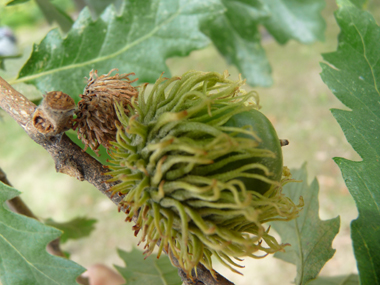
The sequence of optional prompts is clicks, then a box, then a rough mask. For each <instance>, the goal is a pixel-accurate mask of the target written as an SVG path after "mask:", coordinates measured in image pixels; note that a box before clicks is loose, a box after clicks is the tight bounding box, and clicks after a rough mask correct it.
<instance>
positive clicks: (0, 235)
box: [0, 233, 60, 284]
mask: <svg viewBox="0 0 380 285" xmlns="http://www.w3.org/2000/svg"><path fill="white" fill-rule="evenodd" d="M0 237H1V238H2V239H3V240H5V242H6V243H7V244H8V245H9V246H11V247H12V248H13V249H14V251H15V252H16V253H17V254H18V255H19V256H20V257H21V258H22V259H23V260H24V261H25V262H26V263H27V264H28V265H29V266H30V267H32V268H33V269H35V270H36V271H37V272H39V273H40V274H42V275H43V276H45V277H46V278H47V279H48V280H51V281H52V282H54V284H60V283H58V282H56V281H55V280H54V279H51V278H50V276H48V275H46V274H45V273H44V272H43V271H41V270H39V269H38V268H37V267H35V266H34V265H33V263H31V262H29V261H28V260H27V259H26V257H24V255H23V254H22V253H21V252H20V251H19V250H18V249H17V248H16V247H14V246H13V244H12V243H11V242H10V241H9V240H8V239H7V238H6V237H5V236H3V235H2V234H1V233H0Z"/></svg>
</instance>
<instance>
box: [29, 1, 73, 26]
mask: <svg viewBox="0 0 380 285" xmlns="http://www.w3.org/2000/svg"><path fill="white" fill-rule="evenodd" d="M35 1H36V3H37V5H38V7H39V8H40V9H41V11H42V13H43V14H44V16H45V18H46V20H47V21H48V23H49V24H50V25H51V24H52V23H53V22H57V24H58V25H59V27H60V28H61V29H62V31H63V32H64V33H67V32H68V31H69V30H70V28H71V26H72V24H73V20H72V19H71V17H70V16H69V15H67V14H66V13H65V12H64V11H62V10H61V9H60V8H59V7H57V6H56V5H54V4H53V3H51V2H50V1H49V0H35Z"/></svg>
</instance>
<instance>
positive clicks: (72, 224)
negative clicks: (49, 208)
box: [45, 217, 97, 243]
mask: <svg viewBox="0 0 380 285" xmlns="http://www.w3.org/2000/svg"><path fill="white" fill-rule="evenodd" d="M96 222H97V220H95V219H87V218H84V217H81V218H75V219H72V220H71V221H68V222H65V223H58V222H56V221H54V220H52V219H47V220H46V221H45V224H46V225H48V226H52V227H55V228H57V229H59V230H61V231H63V234H62V235H61V238H60V242H61V243H65V242H66V241H67V240H69V239H80V238H83V237H87V236H89V235H90V234H91V232H92V231H93V230H94V229H95V226H94V224H95V223H96Z"/></svg>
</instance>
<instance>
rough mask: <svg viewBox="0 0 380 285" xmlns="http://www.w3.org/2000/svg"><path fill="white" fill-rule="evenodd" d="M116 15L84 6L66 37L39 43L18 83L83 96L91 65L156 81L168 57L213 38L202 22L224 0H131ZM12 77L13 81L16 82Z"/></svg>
mask: <svg viewBox="0 0 380 285" xmlns="http://www.w3.org/2000/svg"><path fill="white" fill-rule="evenodd" d="M124 6H125V8H124V11H123V12H122V14H121V15H120V16H118V15H117V14H116V11H115V9H114V6H113V5H111V6H109V7H108V8H107V9H106V11H104V13H103V14H102V15H101V17H100V18H99V19H98V20H96V21H93V20H92V18H91V15H90V12H89V10H88V9H87V8H85V9H84V10H83V11H82V12H81V13H80V15H79V17H78V19H77V21H76V22H75V23H74V25H73V27H72V29H71V30H70V32H69V33H68V35H67V37H66V38H65V39H62V37H61V35H60V34H59V32H58V31H57V30H52V31H51V32H49V33H48V34H47V36H46V37H45V38H44V39H43V40H42V42H41V44H39V45H35V46H34V48H33V52H32V55H31V57H30V59H29V60H28V61H27V63H26V64H25V65H24V67H23V68H22V70H21V71H20V73H19V76H18V80H16V82H29V83H32V84H34V85H36V86H37V88H38V89H39V90H41V91H42V92H45V91H51V90H60V91H63V92H64V93H67V94H69V95H70V96H72V97H74V98H75V99H76V100H77V101H79V96H78V94H81V93H82V91H83V88H84V87H85V86H86V81H85V80H84V77H85V76H88V74H89V71H90V70H91V69H97V70H98V73H99V74H104V73H108V71H109V70H111V69H113V68H119V70H120V72H122V73H126V72H135V73H136V74H137V76H138V77H139V79H140V82H154V81H155V80H156V79H157V78H158V77H159V75H160V74H161V73H162V72H163V71H164V72H165V75H166V76H169V75H170V73H169V70H168V67H167V66H166V64H165V60H166V59H167V58H169V57H173V56H185V55H188V54H189V53H190V52H191V51H193V50H195V49H200V48H203V47H205V46H206V45H207V44H208V43H209V40H208V38H207V37H206V36H205V35H204V34H203V33H201V32H200V30H199V23H200V21H202V20H203V19H204V18H209V17H211V16H213V15H215V14H216V13H221V12H222V11H223V6H222V5H221V3H220V2H219V0H207V1H205V0H189V1H180V0H170V1H160V0H148V1H140V0H129V1H126V2H125V5H124ZM16 82H13V83H16Z"/></svg>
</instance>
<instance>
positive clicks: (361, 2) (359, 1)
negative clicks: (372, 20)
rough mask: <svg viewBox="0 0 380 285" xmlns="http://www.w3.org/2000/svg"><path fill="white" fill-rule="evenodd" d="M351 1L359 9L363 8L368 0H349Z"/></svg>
mask: <svg viewBox="0 0 380 285" xmlns="http://www.w3.org/2000/svg"><path fill="white" fill-rule="evenodd" d="M351 2H352V3H353V4H354V5H355V6H356V7H358V8H360V9H363V8H364V7H366V6H367V4H368V0H351Z"/></svg>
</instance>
